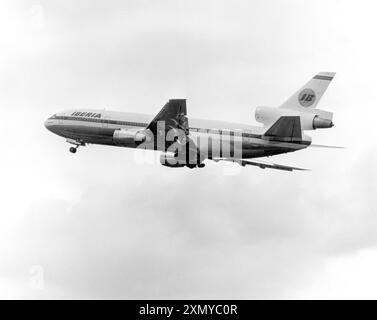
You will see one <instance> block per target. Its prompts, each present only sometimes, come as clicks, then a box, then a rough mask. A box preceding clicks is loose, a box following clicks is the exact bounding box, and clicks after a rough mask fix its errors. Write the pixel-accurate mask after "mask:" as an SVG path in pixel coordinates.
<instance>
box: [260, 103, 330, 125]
mask: <svg viewBox="0 0 377 320" xmlns="http://www.w3.org/2000/svg"><path fill="white" fill-rule="evenodd" d="M283 116H288V117H289V116H299V117H300V122H301V129H302V130H315V129H323V128H331V127H333V126H334V124H333V122H332V117H333V114H332V112H328V111H324V110H319V109H309V108H308V109H305V111H300V110H294V109H284V108H272V107H258V108H257V109H256V111H255V120H257V121H258V122H260V123H262V124H264V125H265V126H269V125H272V124H273V123H275V122H276V121H277V120H278V119H279V118H280V117H283Z"/></svg>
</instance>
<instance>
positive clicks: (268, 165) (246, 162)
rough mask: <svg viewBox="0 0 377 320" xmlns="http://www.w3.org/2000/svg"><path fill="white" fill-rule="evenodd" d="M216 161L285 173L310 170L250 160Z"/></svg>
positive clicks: (226, 159) (225, 159)
mask: <svg viewBox="0 0 377 320" xmlns="http://www.w3.org/2000/svg"><path fill="white" fill-rule="evenodd" d="M213 160H214V161H228V162H234V163H238V164H239V165H241V166H243V167H245V166H247V165H250V166H256V167H259V168H261V169H266V168H268V169H276V170H284V171H293V170H299V171H307V170H308V169H303V168H296V167H290V166H284V165H281V164H276V163H267V162H262V161H258V162H257V161H250V160H245V159H232V158H217V159H213Z"/></svg>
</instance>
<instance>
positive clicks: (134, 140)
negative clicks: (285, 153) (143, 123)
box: [113, 128, 150, 147]
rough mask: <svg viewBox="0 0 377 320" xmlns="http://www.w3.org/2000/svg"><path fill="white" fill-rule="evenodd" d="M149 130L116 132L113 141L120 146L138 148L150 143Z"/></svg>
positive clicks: (136, 129)
mask: <svg viewBox="0 0 377 320" xmlns="http://www.w3.org/2000/svg"><path fill="white" fill-rule="evenodd" d="M149 137H150V134H149V132H148V130H145V129H139V128H127V129H119V130H115V131H114V135H113V141H114V143H115V144H116V145H118V146H123V147H124V146H138V145H140V144H141V143H143V142H146V141H149V139H150V138H149Z"/></svg>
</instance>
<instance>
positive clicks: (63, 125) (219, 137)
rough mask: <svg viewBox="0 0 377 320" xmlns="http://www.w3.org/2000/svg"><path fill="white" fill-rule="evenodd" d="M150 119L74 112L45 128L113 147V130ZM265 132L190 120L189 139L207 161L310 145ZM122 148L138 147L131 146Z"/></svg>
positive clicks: (71, 138) (137, 125)
mask: <svg viewBox="0 0 377 320" xmlns="http://www.w3.org/2000/svg"><path fill="white" fill-rule="evenodd" d="M153 118H154V117H153V115H146V114H137V113H128V112H117V111H107V110H106V111H105V110H92V109H77V110H69V111H65V112H61V113H57V114H55V115H53V116H52V117H50V118H49V119H48V120H47V121H46V122H45V126H46V127H47V129H48V130H50V131H52V132H53V133H55V134H57V135H59V136H62V137H64V138H66V139H68V140H69V141H76V142H77V144H102V145H114V146H115V145H117V144H116V143H115V142H114V139H113V136H114V132H115V131H116V130H120V129H138V128H139V129H140V130H143V129H145V128H146V127H147V126H148V124H149V123H150V122H151V121H152V119H153ZM265 130H266V128H263V127H258V126H251V125H247V124H238V123H232V122H223V121H215V120H204V119H192V118H189V132H190V134H189V136H190V138H191V139H192V140H193V141H194V142H195V143H196V142H197V141H198V140H200V143H197V146H198V149H199V150H200V153H201V154H206V155H207V157H208V158H213V157H214V155H216V156H217V157H221V156H224V153H225V152H230V156H232V154H233V155H235V154H239V156H240V157H242V158H255V157H264V156H270V155H275V154H280V153H286V152H292V151H296V150H300V149H304V148H306V147H307V146H308V145H310V143H311V139H310V137H308V136H305V135H304V136H303V140H302V141H300V142H281V141H271V140H269V139H266V137H263V133H264V132H265ZM236 140H237V141H238V142H239V143H237V142H235V141H236ZM122 146H124V147H130V148H135V147H137V146H136V145H135V144H132V143H130V144H129V145H122Z"/></svg>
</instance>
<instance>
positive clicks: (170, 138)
mask: <svg viewBox="0 0 377 320" xmlns="http://www.w3.org/2000/svg"><path fill="white" fill-rule="evenodd" d="M146 129H148V130H150V131H151V132H152V133H153V136H154V139H155V141H154V142H155V146H156V149H157V150H161V151H166V150H167V149H168V148H169V147H170V146H171V145H172V144H173V143H175V142H177V141H178V142H179V143H181V142H183V141H184V140H185V139H186V137H187V135H188V134H189V125H188V119H187V108H186V100H185V99H170V100H169V101H168V102H167V103H166V104H165V105H164V106H163V108H162V109H161V111H160V112H159V113H158V114H157V116H156V117H154V119H153V120H152V121H151V123H150V124H149V125H148V126H147V128H146Z"/></svg>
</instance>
